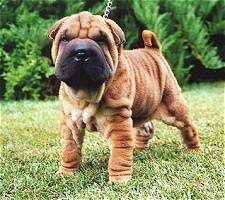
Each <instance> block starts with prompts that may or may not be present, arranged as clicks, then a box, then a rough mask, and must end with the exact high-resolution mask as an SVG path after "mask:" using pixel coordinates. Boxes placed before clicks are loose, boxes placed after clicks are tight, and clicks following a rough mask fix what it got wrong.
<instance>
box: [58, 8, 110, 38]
mask: <svg viewBox="0 0 225 200" xmlns="http://www.w3.org/2000/svg"><path fill="white" fill-rule="evenodd" d="M60 32H61V33H62V34H65V35H66V36H67V37H69V38H81V39H82V38H90V39H93V38H98V37H101V36H102V37H109V35H111V34H110V29H109V28H108V26H107V24H106V22H105V20H104V19H103V18H102V17H101V16H97V15H92V14H90V13H88V12H82V13H79V14H75V15H72V16H70V17H69V18H68V19H66V21H65V22H64V23H63V24H62V26H61V28H60Z"/></svg>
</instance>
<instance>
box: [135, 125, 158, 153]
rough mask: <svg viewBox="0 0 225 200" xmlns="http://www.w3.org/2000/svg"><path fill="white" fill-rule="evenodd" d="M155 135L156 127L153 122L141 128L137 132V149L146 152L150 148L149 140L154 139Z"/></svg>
mask: <svg viewBox="0 0 225 200" xmlns="http://www.w3.org/2000/svg"><path fill="white" fill-rule="evenodd" d="M153 134H154V126H153V123H152V122H146V123H144V124H143V125H142V126H141V127H140V128H136V131H135V149H136V150H144V149H147V148H148V147H149V140H150V139H152V137H153Z"/></svg>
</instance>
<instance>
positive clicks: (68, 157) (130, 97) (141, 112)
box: [49, 12, 200, 182]
mask: <svg viewBox="0 0 225 200" xmlns="http://www.w3.org/2000/svg"><path fill="white" fill-rule="evenodd" d="M49 37H50V38H51V39H53V46H52V58H53V61H54V62H55V63H56V66H60V67H61V66H63V64H61V63H63V61H61V60H63V59H64V58H63V59H61V58H62V57H67V56H68V54H69V53H68V52H70V48H72V47H67V46H66V45H69V44H70V46H73V45H72V43H73V42H75V43H76V42H77V41H78V42H79V44H81V45H82V41H87V42H89V43H91V42H92V41H95V43H96V44H98V46H99V47H100V50H97V51H102V52H103V53H104V57H105V60H106V63H107V64H105V65H104V66H108V67H109V68H110V70H111V71H110V77H109V78H108V79H107V80H106V81H105V82H104V83H102V84H101V86H100V87H98V88H97V89H96V88H95V89H93V90H92V89H89V88H87V89H85V88H81V89H80V88H79V87H78V88H76V89H75V88H73V87H70V86H68V85H67V84H65V83H64V82H61V87H60V91H59V98H60V102H61V120H60V124H61V144H62V150H61V166H60V168H59V171H58V173H65V174H72V173H73V172H74V171H76V170H77V169H78V167H79V165H80V162H81V156H82V155H81V154H82V153H81V149H82V143H83V137H84V133H85V131H84V129H85V127H86V128H87V129H88V130H98V131H99V132H101V133H103V135H104V136H105V137H106V138H107V139H108V141H109V144H110V158H109V163H108V172H109V180H110V181H112V182H126V181H128V180H130V179H131V174H132V162H133V150H134V148H135V147H136V148H138V149H139V148H145V147H147V146H148V140H149V139H150V132H151V131H140V127H141V126H142V125H143V124H144V123H145V122H147V121H150V120H153V119H159V120H162V121H164V122H165V123H167V124H169V125H172V126H175V127H177V128H178V129H179V130H180V131H181V135H182V137H183V140H184V142H185V144H186V145H187V147H188V149H193V150H198V149H199V148H200V141H199V139H198V134H197V131H196V128H195V125H194V123H193V121H192V118H191V117H190V115H189V113H188V107H187V105H186V102H185V100H184V98H183V96H182V94H181V89H180V87H179V85H178V83H177V81H176V79H175V77H174V74H173V72H172V71H171V69H170V66H169V65H168V63H167V62H166V60H165V58H164V57H163V55H162V51H161V46H160V43H159V41H158V39H157V37H156V35H155V34H154V33H153V32H151V31H143V33H142V37H143V41H144V44H145V48H143V49H135V50H130V51H127V50H123V45H122V44H123V43H124V41H125V36H124V33H123V31H122V30H121V28H120V27H119V26H118V25H117V24H116V23H115V22H113V21H112V20H109V19H104V18H102V17H101V16H96V15H92V14H90V13H89V12H81V13H79V14H74V15H71V16H69V17H65V18H63V19H61V20H60V21H58V22H57V23H56V24H55V25H54V26H53V27H52V28H51V30H50V31H49ZM99 38H100V39H101V43H98V41H99ZM90 40H91V41H90ZM95 43H93V44H94V45H96V44H95ZM99 47H97V46H96V48H99ZM66 48H67V49H66ZM68 48H69V50H68ZM65 52H66V53H65ZM64 54H65V55H64ZM79 55H80V54H79ZM81 56H83V54H81ZM76 59H77V57H76ZM79 59H80V58H79ZM82 59H83V58H82ZM96 62H101V61H98V60H97V61H96ZM59 63H60V64H59ZM93 67H95V66H93ZM101 70H102V69H101ZM105 70H108V71H109V69H105ZM73 78H74V79H76V78H79V77H76V76H75V77H73ZM84 81H85V80H84ZM78 84H79V83H78ZM146 126H147V128H148V126H149V127H150V126H151V125H149V124H146ZM145 130H147V129H145Z"/></svg>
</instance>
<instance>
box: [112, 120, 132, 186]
mask: <svg viewBox="0 0 225 200" xmlns="http://www.w3.org/2000/svg"><path fill="white" fill-rule="evenodd" d="M108 125H109V126H108V130H109V132H108V135H109V143H110V147H111V149H110V158H109V165H108V172H109V180H110V181H111V182H114V183H122V182H127V181H129V180H130V179H131V174H132V163H133V149H134V138H133V132H132V131H133V123H132V119H131V118H124V117H121V116H116V117H113V118H112V119H111V120H110V121H109V124H108Z"/></svg>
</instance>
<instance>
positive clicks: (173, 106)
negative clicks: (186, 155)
mask: <svg viewBox="0 0 225 200" xmlns="http://www.w3.org/2000/svg"><path fill="white" fill-rule="evenodd" d="M156 115H158V117H157V118H158V119H160V120H162V121H163V122H165V123H166V124H169V125H172V126H175V127H177V128H178V129H179V130H180V131H181V135H182V138H183V140H184V143H185V144H186V145H187V148H188V149H189V150H198V149H200V148H201V143H200V140H199V137H198V133H197V129H196V126H195V124H194V122H193V120H192V118H191V116H190V114H189V110H188V107H187V105H186V102H185V100H184V98H183V97H182V95H179V96H176V98H174V97H172V98H171V96H170V98H167V99H165V101H164V102H163V103H162V104H161V105H160V106H159V109H158V110H157V112H156Z"/></svg>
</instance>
